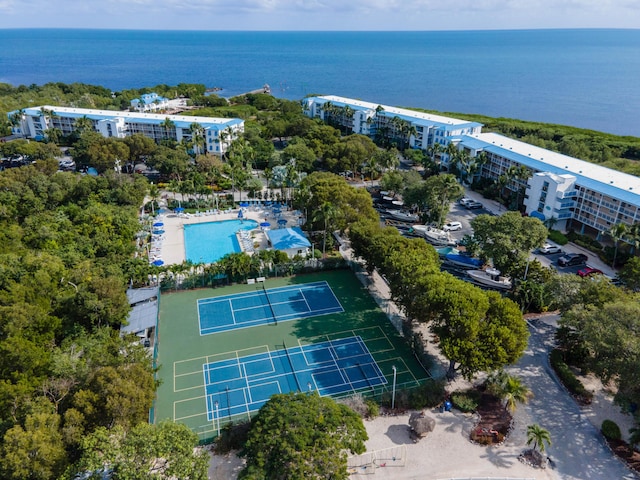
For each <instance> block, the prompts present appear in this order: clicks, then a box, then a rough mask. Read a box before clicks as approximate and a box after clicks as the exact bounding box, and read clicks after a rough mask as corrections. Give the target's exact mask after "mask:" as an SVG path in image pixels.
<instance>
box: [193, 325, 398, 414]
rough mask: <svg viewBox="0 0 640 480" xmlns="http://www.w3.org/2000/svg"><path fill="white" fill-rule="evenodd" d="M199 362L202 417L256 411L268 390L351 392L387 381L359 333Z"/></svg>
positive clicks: (272, 392)
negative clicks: (201, 365)
mask: <svg viewBox="0 0 640 480" xmlns="http://www.w3.org/2000/svg"><path fill="white" fill-rule="evenodd" d="M283 347H284V348H283V349H282V350H275V351H273V352H270V351H267V352H264V353H259V354H256V355H248V356H245V357H240V358H235V359H230V360H222V361H219V362H214V363H207V364H205V365H204V385H205V396H206V401H207V418H208V420H209V421H213V420H214V419H215V418H221V417H231V416H233V415H238V414H243V413H249V412H253V411H257V410H259V409H260V407H262V405H264V403H265V402H266V401H267V400H269V398H270V397H271V395H274V394H277V393H289V392H295V391H302V392H306V391H313V390H316V391H317V392H318V393H319V394H320V395H322V396H325V395H339V394H343V393H354V392H357V391H358V390H362V389H365V388H374V387H376V386H378V385H383V384H386V383H387V379H386V378H385V377H384V375H383V374H382V371H381V370H380V368H379V367H378V364H377V363H376V361H375V360H374V359H373V357H372V356H371V353H370V352H369V349H368V348H367V346H366V345H365V343H364V342H363V341H362V338H361V337H359V336H355V337H349V338H342V339H340V340H332V341H328V342H322V343H315V344H312V345H305V346H295V347H291V348H286V346H284V345H283Z"/></svg>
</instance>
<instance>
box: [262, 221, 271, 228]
mask: <svg viewBox="0 0 640 480" xmlns="http://www.w3.org/2000/svg"><path fill="white" fill-rule="evenodd" d="M260 226H261V227H270V226H271V224H270V223H269V222H262V223H261V224H260Z"/></svg>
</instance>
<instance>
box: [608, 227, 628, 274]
mask: <svg viewBox="0 0 640 480" xmlns="http://www.w3.org/2000/svg"><path fill="white" fill-rule="evenodd" d="M627 231H628V228H627V225H626V224H625V223H616V224H615V225H612V226H611V229H610V230H609V232H608V233H609V236H610V237H611V240H613V247H614V251H613V261H612V262H611V268H614V269H615V268H616V258H617V257H618V246H619V244H620V240H622V239H623V238H624V236H625V235H626V234H627Z"/></svg>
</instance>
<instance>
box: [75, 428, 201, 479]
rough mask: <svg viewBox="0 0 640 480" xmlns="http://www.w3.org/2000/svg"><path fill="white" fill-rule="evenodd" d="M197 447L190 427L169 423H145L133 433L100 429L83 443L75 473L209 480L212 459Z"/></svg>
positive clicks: (195, 438)
mask: <svg viewBox="0 0 640 480" xmlns="http://www.w3.org/2000/svg"><path fill="white" fill-rule="evenodd" d="M197 445H198V437H197V435H196V434H195V433H193V432H192V431H191V430H190V429H189V427H187V426H185V425H182V424H179V423H173V422H169V421H163V422H160V423H159V424H157V425H149V424H148V423H141V424H139V425H137V426H136V427H134V428H133V429H132V430H130V431H126V430H124V429H122V428H114V429H112V430H107V429H105V428H99V429H97V430H96V431H95V432H93V433H91V434H90V435H88V436H87V437H86V438H84V439H83V441H82V447H81V458H80V460H79V461H78V463H77V465H76V467H75V471H76V472H77V473H78V474H86V473H87V472H95V474H96V475H97V476H100V477H102V472H103V471H105V470H107V471H111V472H112V474H113V478H123V479H124V478H126V479H130V480H146V479H149V478H153V479H165V480H173V479H175V480H206V479H207V478H208V477H207V468H208V463H209V462H208V460H209V457H208V455H207V453H206V451H204V450H198V449H196V447H197ZM92 478H93V477H92Z"/></svg>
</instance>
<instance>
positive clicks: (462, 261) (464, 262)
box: [444, 253, 483, 270]
mask: <svg viewBox="0 0 640 480" xmlns="http://www.w3.org/2000/svg"><path fill="white" fill-rule="evenodd" d="M444 261H445V262H446V263H448V264H449V265H452V266H453V267H456V268H461V269H463V270H478V269H480V268H481V267H482V265H483V261H482V260H480V259H479V258H475V257H471V256H469V255H466V254H463V253H447V254H445V256H444Z"/></svg>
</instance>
